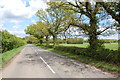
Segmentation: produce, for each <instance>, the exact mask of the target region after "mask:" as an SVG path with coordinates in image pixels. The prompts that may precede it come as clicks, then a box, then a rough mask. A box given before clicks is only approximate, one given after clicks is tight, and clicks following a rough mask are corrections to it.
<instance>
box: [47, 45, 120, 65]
mask: <svg viewBox="0 0 120 80" xmlns="http://www.w3.org/2000/svg"><path fill="white" fill-rule="evenodd" d="M49 48H51V46H49ZM54 49H55V50H59V51H63V52H69V53H72V54H75V55H83V56H87V57H91V58H93V59H96V60H100V61H107V62H111V63H116V64H119V63H120V62H119V58H118V55H119V53H118V51H113V50H109V49H101V48H100V49H99V50H97V51H96V52H95V53H94V52H93V51H91V50H90V49H89V48H79V47H74V46H73V47H71V46H56V47H55V48H54Z"/></svg>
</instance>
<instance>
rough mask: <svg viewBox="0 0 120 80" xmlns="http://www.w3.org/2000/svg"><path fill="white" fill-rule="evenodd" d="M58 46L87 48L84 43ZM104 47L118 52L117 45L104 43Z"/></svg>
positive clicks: (86, 44)
mask: <svg viewBox="0 0 120 80" xmlns="http://www.w3.org/2000/svg"><path fill="white" fill-rule="evenodd" d="M60 45H62V46H76V47H82V48H86V47H88V46H89V44H88V43H84V44H60ZM104 46H105V48H106V49H110V50H118V44H117V43H105V44H104Z"/></svg>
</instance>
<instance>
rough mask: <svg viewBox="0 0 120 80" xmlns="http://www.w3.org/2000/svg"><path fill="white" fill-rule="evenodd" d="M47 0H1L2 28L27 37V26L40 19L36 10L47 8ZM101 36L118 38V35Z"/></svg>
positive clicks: (0, 23)
mask: <svg viewBox="0 0 120 80" xmlns="http://www.w3.org/2000/svg"><path fill="white" fill-rule="evenodd" d="M45 1H47V0H44V1H42V0H0V29H1V30H8V31H9V32H10V33H11V34H14V35H16V36H18V37H25V36H26V34H25V32H24V29H25V28H26V26H28V25H30V24H33V23H35V22H36V21H38V20H39V19H38V17H36V16H35V13H36V11H37V10H39V9H46V8H47V5H46V3H45ZM111 20H112V19H111ZM100 38H102V39H103V38H107V39H118V35H117V34H115V35H112V36H107V37H103V36H101V37H100Z"/></svg>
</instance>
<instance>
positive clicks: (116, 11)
mask: <svg viewBox="0 0 120 80" xmlns="http://www.w3.org/2000/svg"><path fill="white" fill-rule="evenodd" d="M99 4H100V5H101V6H102V7H103V8H104V9H105V10H106V11H107V13H109V14H110V15H111V16H112V18H113V19H115V20H116V21H117V22H118V24H117V27H118V28H117V29H118V36H120V1H119V2H99ZM118 38H120V37H118ZM118 44H119V47H118V50H119V52H120V39H118Z"/></svg>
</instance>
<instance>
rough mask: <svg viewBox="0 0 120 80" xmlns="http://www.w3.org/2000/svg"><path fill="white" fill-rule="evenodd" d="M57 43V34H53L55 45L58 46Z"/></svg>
mask: <svg viewBox="0 0 120 80" xmlns="http://www.w3.org/2000/svg"><path fill="white" fill-rule="evenodd" d="M56 44H57V35H56V34H54V35H53V46H56Z"/></svg>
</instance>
